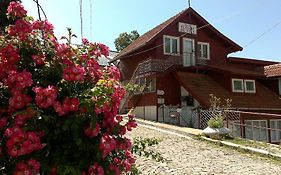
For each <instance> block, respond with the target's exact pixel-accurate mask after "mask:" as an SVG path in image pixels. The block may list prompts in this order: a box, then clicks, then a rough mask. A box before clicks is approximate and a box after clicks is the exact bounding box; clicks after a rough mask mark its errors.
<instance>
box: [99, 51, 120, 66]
mask: <svg viewBox="0 0 281 175" xmlns="http://www.w3.org/2000/svg"><path fill="white" fill-rule="evenodd" d="M117 55H118V52H116V51H112V50H110V51H109V56H108V57H105V56H104V55H102V56H101V57H99V59H98V63H99V65H101V66H109V63H110V61H111V60H112V59H114V58H115V57H116V56H117Z"/></svg>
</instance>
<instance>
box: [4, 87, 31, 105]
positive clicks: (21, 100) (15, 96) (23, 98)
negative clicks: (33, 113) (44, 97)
mask: <svg viewBox="0 0 281 175" xmlns="http://www.w3.org/2000/svg"><path fill="white" fill-rule="evenodd" d="M31 101H32V98H31V97H30V96H29V95H26V94H22V93H21V92H19V91H15V92H14V93H12V96H11V97H10V99H9V109H10V110H14V109H22V108H24V107H26V106H27V105H28V104H29V103H30V102H31Z"/></svg>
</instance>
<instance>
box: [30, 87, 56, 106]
mask: <svg viewBox="0 0 281 175" xmlns="http://www.w3.org/2000/svg"><path fill="white" fill-rule="evenodd" d="M32 90H33V91H34V92H35V94H36V97H35V102H36V104H37V105H38V106H39V107H40V108H43V109H46V108H48V107H51V106H53V105H54V104H55V100H56V98H57V89H56V88H55V87H54V86H48V87H47V88H42V87H34V88H32Z"/></svg>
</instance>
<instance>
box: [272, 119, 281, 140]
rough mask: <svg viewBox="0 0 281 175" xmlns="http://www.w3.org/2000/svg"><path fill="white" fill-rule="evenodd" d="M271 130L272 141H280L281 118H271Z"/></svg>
mask: <svg viewBox="0 0 281 175" xmlns="http://www.w3.org/2000/svg"><path fill="white" fill-rule="evenodd" d="M270 128H271V129H272V130H271V141H272V142H280V141H281V130H280V129H281V120H270Z"/></svg>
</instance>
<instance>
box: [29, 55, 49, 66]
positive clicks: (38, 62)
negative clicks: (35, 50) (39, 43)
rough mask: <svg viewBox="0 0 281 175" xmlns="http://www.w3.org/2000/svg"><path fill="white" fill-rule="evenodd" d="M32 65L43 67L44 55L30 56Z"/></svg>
mask: <svg viewBox="0 0 281 175" xmlns="http://www.w3.org/2000/svg"><path fill="white" fill-rule="evenodd" d="M31 57H32V59H33V61H34V63H35V64H36V65H38V66H41V65H44V64H45V63H44V60H45V58H46V57H45V55H44V54H40V55H32V56H31Z"/></svg>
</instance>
